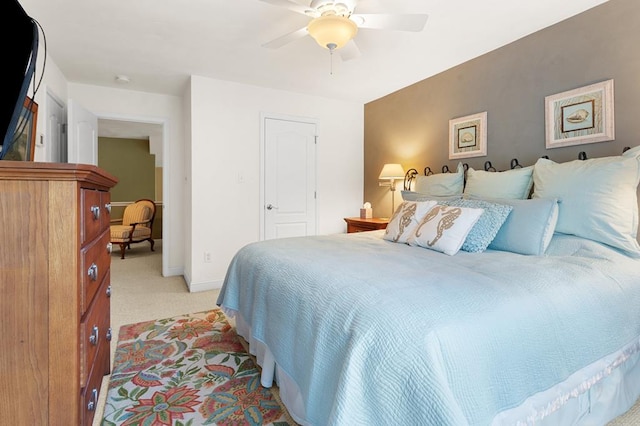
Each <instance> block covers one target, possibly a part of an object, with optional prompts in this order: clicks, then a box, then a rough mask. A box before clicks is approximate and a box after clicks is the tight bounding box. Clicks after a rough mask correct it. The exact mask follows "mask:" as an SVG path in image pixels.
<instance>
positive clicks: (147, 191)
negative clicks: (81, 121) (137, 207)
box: [98, 117, 169, 276]
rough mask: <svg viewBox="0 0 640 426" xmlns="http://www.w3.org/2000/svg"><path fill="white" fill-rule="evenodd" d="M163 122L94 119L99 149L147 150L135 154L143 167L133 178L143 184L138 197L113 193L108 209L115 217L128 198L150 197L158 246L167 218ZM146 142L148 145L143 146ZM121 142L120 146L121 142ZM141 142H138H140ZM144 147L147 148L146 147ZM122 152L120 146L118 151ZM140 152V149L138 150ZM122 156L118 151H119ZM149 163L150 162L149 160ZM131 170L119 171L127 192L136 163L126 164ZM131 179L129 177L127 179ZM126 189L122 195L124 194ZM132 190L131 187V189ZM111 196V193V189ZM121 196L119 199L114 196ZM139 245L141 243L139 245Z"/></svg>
mask: <svg viewBox="0 0 640 426" xmlns="http://www.w3.org/2000/svg"><path fill="white" fill-rule="evenodd" d="M164 134H165V132H164V123H163V122H161V121H158V122H150V121H133V120H128V119H123V118H108V117H99V118H98V141H102V143H99V144H98V145H99V150H101V151H102V152H105V151H104V148H105V145H106V146H108V145H107V144H109V145H113V146H114V147H118V146H120V147H122V146H127V145H128V146H130V147H131V149H132V150H133V151H132V152H135V149H136V147H137V148H139V147H140V146H143V147H145V148H144V150H148V153H147V157H148V158H145V156H144V153H140V152H138V153H137V155H142V156H143V157H142V158H143V162H144V164H145V166H144V176H145V178H144V179H135V182H134V184H135V185H138V184H143V187H141V188H139V190H140V191H142V192H139V194H140V195H139V196H126V195H123V197H124V198H123V197H118V196H117V194H116V199H115V200H114V198H113V197H112V203H111V204H112V208H113V209H114V217H116V218H117V217H119V216H118V215H119V214H121V213H122V211H123V210H124V207H126V205H127V204H129V203H130V202H132V201H135V200H134V199H129V198H150V199H153V200H154V202H155V203H156V220H155V221H154V232H153V233H154V239H158V238H161V239H162V242H161V244H160V245H159V247H165V246H166V244H167V236H168V235H167V234H168V233H167V232H164V231H165V229H166V227H165V223H167V217H166V216H165V212H166V209H164V205H165V200H166V197H165V194H166V191H165V190H164V188H165V185H164V182H165V181H166V174H167V170H166V167H165V163H166V162H165V156H164V155H163V154H164V143H165V142H164V139H165V137H164ZM147 143H148V145H147ZM123 144H124V145H123ZM141 144H142V145H141ZM147 146H148V148H146V147H147ZM120 151H121V152H122V151H123V150H122V149H121V150H120ZM138 151H140V149H138ZM119 155H122V154H119ZM149 162H151V163H149ZM128 167H131V170H130V171H129V172H125V173H122V176H123V179H124V180H125V182H123V183H125V185H127V186H128V187H127V188H125V189H126V190H129V192H131V188H129V187H130V186H131V185H129V184H127V183H126V180H127V177H126V176H127V175H129V176H130V177H131V174H133V175H136V174H137V173H138V172H139V171H140V170H139V169H138V167H139V166H138V165H135V164H134V165H130V166H128ZM129 180H131V179H129ZM140 181H144V182H146V186H144V183H143V182H140ZM126 190H125V191H124V194H126V193H127V192H126ZM134 192H135V190H134ZM112 195H113V192H112ZM118 198H122V199H118ZM140 248H142V246H140ZM167 265H168V251H167V250H162V271H161V272H162V275H163V276H168V275H169V274H168V266H167Z"/></svg>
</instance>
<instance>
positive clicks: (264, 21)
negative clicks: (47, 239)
mask: <svg viewBox="0 0 640 426" xmlns="http://www.w3.org/2000/svg"><path fill="white" fill-rule="evenodd" d="M19 1H20V4H22V6H23V8H24V9H25V11H26V12H27V13H28V14H29V15H30V16H32V17H33V18H35V19H36V20H37V21H38V22H39V23H40V24H41V25H42V27H43V29H44V32H45V36H46V41H47V49H48V53H49V55H50V57H51V58H53V61H54V62H55V63H56V65H57V66H58V67H59V68H60V70H61V71H62V73H63V74H64V75H65V77H66V78H67V80H69V81H71V82H77V83H86V84H93V85H100V86H112V87H119V88H126V89H130V90H139V91H145V92H155V93H164V94H173V95H178V96H180V95H182V93H183V90H184V88H185V84H186V82H187V81H188V78H189V76H190V75H199V76H204V77H210V78H215V79H222V80H231V81H237V82H241V83H246V84H254V85H258V86H266V87H272V88H276V89H282V90H289V91H293V92H300V93H306V94H313V95H320V96H325V97H329V98H336V99H344V100H348V101H354V102H358V103H366V102H369V101H372V100H375V99H377V98H380V97H382V96H384V95H386V94H389V93H391V92H394V91H396V90H398V89H401V88H403V87H406V86H408V85H410V84H413V83H415V82H417V81H420V80H423V79H425V78H427V77H429V76H431V75H434V74H437V73H439V72H441V71H444V70H446V69H448V68H451V67H452V66H455V65H457V64H460V63H462V62H465V61H467V60H469V59H471V58H473V57H476V56H479V55H481V54H483V53H486V52H488V51H491V50H493V49H495V48H497V47H500V46H503V45H505V44H507V43H509V42H511V41H514V40H516V39H518V38H521V37H523V36H525V35H527V34H530V33H532V32H535V31H537V30H539V29H541V28H544V27H546V26H549V25H552V24H554V23H556V22H558V21H561V20H563V19H565V18H568V17H570V16H572V15H575V14H577V13H580V12H582V11H584V10H586V9H589V8H591V7H593V6H596V5H598V4H601V3H604V2H605V1H607V0H562V1H559V0H533V1H524V0H520V1H514V0H483V1H478V0H360V2H359V3H358V5H357V6H356V12H357V13H426V14H428V15H429V19H428V21H427V24H426V27H425V29H424V30H423V31H422V32H418V33H415V32H398V31H386V30H371V29H360V30H359V31H358V34H357V36H356V38H355V41H356V43H357V45H358V46H359V48H360V51H361V52H362V56H361V57H359V58H357V59H353V60H350V61H342V60H341V59H340V56H339V55H334V56H333V58H332V59H333V74H331V73H330V70H331V58H330V55H329V51H328V50H326V49H323V48H321V47H320V46H318V45H317V44H315V42H314V40H313V39H311V37H309V36H306V37H304V38H302V39H299V40H296V41H294V42H292V43H289V44H287V45H285V46H283V47H281V48H279V49H275V50H274V49H267V48H264V47H262V46H261V45H262V44H264V43H266V42H268V41H271V40H272V39H275V38H277V37H279V36H281V35H284V34H286V33H288V32H291V31H293V30H297V29H299V28H302V27H304V26H305V25H306V23H307V22H308V21H309V18H307V17H306V16H304V15H301V14H298V13H295V12H293V11H290V10H287V9H284V8H281V7H277V6H274V5H271V4H268V3H266V2H263V1H260V0H182V1H178V0H133V1H132V0H103V1H98V0H19ZM296 1H297V2H298V3H300V4H304V3H305V1H304V0H296ZM306 4H307V5H308V4H309V0H307V1H306ZM567 36H568V37H570V35H567ZM41 43H43V40H42V39H41ZM118 74H124V75H127V76H129V77H130V79H131V82H130V83H129V84H127V85H122V84H120V83H116V82H115V76H116V75H118Z"/></svg>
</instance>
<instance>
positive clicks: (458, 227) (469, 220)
mask: <svg viewBox="0 0 640 426" xmlns="http://www.w3.org/2000/svg"><path fill="white" fill-rule="evenodd" d="M481 215H482V209H472V208H466V207H450V206H445V205H436V206H435V207H433V208H432V209H431V210H429V212H428V213H427V214H426V215H425V216H424V217H423V218H422V220H421V221H420V224H418V226H417V228H416V230H415V233H414V235H413V236H412V237H411V238H410V239H409V244H410V245H413V246H420V247H424V248H428V249H431V250H435V251H439V252H441V253H444V254H448V255H449V256H453V255H454V254H456V253H457V252H458V250H460V247H461V246H462V244H463V243H464V240H465V238H467V235H468V234H469V231H470V230H471V228H472V227H473V225H474V224H475V223H476V222H477V221H478V219H479V218H480V216H481Z"/></svg>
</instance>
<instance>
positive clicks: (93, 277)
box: [87, 263, 98, 281]
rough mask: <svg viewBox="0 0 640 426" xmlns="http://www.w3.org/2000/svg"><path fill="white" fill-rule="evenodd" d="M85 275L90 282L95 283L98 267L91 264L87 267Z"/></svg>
mask: <svg viewBox="0 0 640 426" xmlns="http://www.w3.org/2000/svg"><path fill="white" fill-rule="evenodd" d="M87 275H89V277H90V278H91V281H95V280H97V279H98V265H96V264H95V263H92V264H91V266H89V270H88V271H87Z"/></svg>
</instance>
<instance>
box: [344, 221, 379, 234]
mask: <svg viewBox="0 0 640 426" xmlns="http://www.w3.org/2000/svg"><path fill="white" fill-rule="evenodd" d="M344 221H345V222H347V233H352V232H364V231H375V230H377V229H386V228H387V225H388V224H389V218H388V217H371V218H369V219H361V218H359V217H345V218H344Z"/></svg>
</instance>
